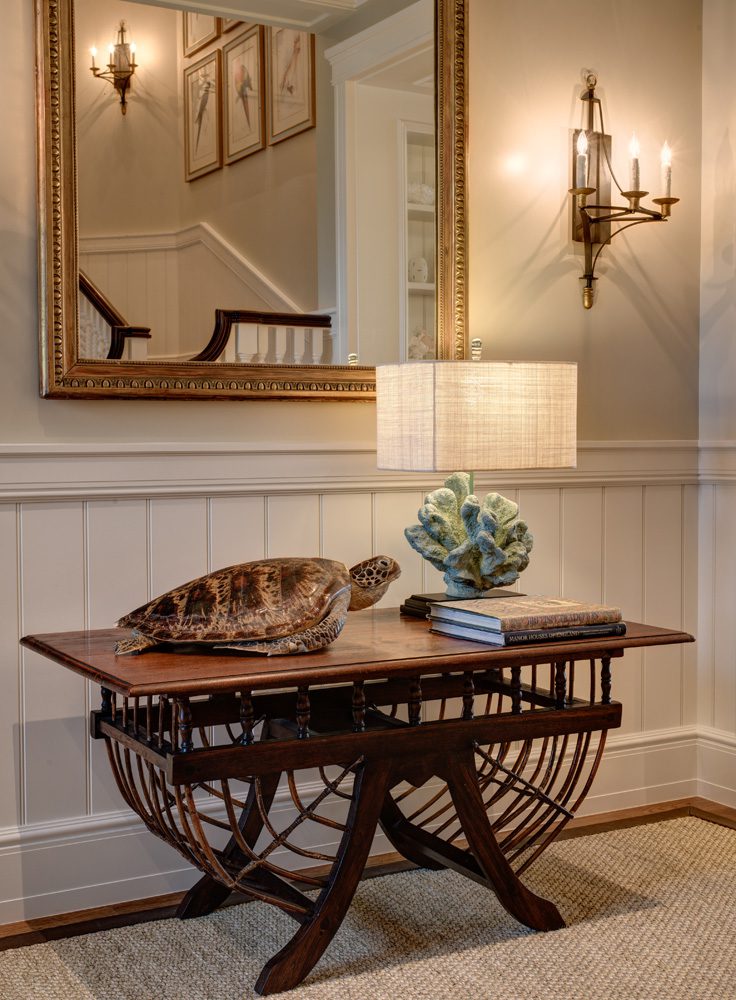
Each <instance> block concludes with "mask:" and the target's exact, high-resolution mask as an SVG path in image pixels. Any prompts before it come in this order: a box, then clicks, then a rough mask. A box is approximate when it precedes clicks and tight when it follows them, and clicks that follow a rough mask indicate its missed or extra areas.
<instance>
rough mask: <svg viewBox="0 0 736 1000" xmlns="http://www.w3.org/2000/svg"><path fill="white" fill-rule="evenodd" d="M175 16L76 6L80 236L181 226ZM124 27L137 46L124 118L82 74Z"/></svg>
mask: <svg viewBox="0 0 736 1000" xmlns="http://www.w3.org/2000/svg"><path fill="white" fill-rule="evenodd" d="M177 19H178V15H177V14H176V13H175V12H174V11H171V10H164V9H163V8H161V7H149V6H147V5H145V4H130V3H125V0H76V3H75V28H76V80H77V146H78V156H77V160H78V165H77V170H78V176H79V227H80V231H81V233H82V234H83V235H85V236H107V235H123V234H129V233H161V232H171V231H174V230H176V229H178V228H179V227H180V225H181V210H180V205H179V202H180V183H181V175H182V147H181V140H180V137H179V126H178V122H179V117H180V115H179V106H180V98H179V67H178V60H177V48H178V46H177V23H178V22H177ZM121 20H124V21H125V22H126V25H127V28H128V31H127V39H128V41H134V42H135V43H136V45H137V47H138V55H137V59H138V61H139V62H140V68H139V69H138V70H137V71H136V74H135V76H134V78H133V81H132V84H131V89H130V94H129V96H128V98H127V101H128V103H129V109H128V113H127V114H126V115H122V114H121V113H120V104H119V101H118V100H117V95H116V93H115V91H114V90H113V88H112V86H111V85H110V84H109V83H104V82H100V81H99V80H95V79H94V77H93V76H92V74H91V73H90V72H89V68H88V67H89V66H90V58H91V57H90V55H89V49H90V46H91V45H96V47H97V65H98V66H104V65H105V63H106V62H107V46H108V44H109V43H110V42H114V41H115V34H116V28H117V25H118V24H119V23H120V21H121Z"/></svg>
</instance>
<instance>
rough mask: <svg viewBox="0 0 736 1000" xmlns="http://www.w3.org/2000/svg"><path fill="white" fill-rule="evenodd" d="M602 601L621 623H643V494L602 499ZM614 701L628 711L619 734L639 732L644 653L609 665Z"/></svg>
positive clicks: (638, 490)
mask: <svg viewBox="0 0 736 1000" xmlns="http://www.w3.org/2000/svg"><path fill="white" fill-rule="evenodd" d="M602 507H603V519H602V532H603V535H602V548H603V555H602V562H603V593H602V598H603V601H604V602H605V603H607V604H614V605H616V607H620V608H621V611H622V614H623V616H624V618H629V619H631V620H632V621H643V620H644V576H643V572H642V569H643V557H642V553H643V550H644V544H643V543H644V491H643V488H642V487H641V486H612V487H610V488H609V489H606V490H604V493H603V498H602ZM613 670H614V679H615V683H616V697H617V699H618V700H619V701H620V702H622V703H623V704H624V705H625V706H626V708H625V711H624V714H623V721H622V726H621V728H622V732H625V733H631V732H637V731H639V730H640V729H641V728H642V705H641V677H642V653H641V650H639V649H632V650H631V651H630V652H628V653H627V654H626V656H624V657H623V658H622V659H619V660H616V661H615V663H614V664H613Z"/></svg>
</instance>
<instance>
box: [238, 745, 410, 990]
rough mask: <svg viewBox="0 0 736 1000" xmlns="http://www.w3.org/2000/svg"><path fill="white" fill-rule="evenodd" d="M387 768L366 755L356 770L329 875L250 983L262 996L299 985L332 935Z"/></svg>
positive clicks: (350, 891) (365, 845) (358, 871)
mask: <svg viewBox="0 0 736 1000" xmlns="http://www.w3.org/2000/svg"><path fill="white" fill-rule="evenodd" d="M390 773H391V764H390V762H389V761H385V760H380V761H369V762H368V763H366V764H363V765H361V766H360V767H359V769H358V770H357V771H356V775H355V783H354V786H353V797H352V801H351V803H350V810H349V812H348V819H347V827H346V830H345V832H344V834H343V836H342V839H341V841H340V847H339V848H338V852H337V856H336V858H335V863H334V865H333V867H332V871H331V873H330V877H329V881H328V883H327V885H326V886H325V888H324V889H323V890H322V892H321V893H320V895H319V897H318V899H317V901H316V903H315V905H314V910H313V911H312V913H311V914H310V916H309V917H308V918H307V919H306V920H305V922H304V923H303V924H302V925H301V927H300V928H299V930H298V931H297V932H296V934H295V935H294V937H293V938H292V939H291V941H289V943H288V944H287V945H286V946H285V947H284V948H282V949H281V951H279V952H278V953H277V954H276V955H274V956H273V958H272V959H270V961H268V962H267V963H266V965H265V966H264V967H263V970H262V972H261V974H260V976H259V977H258V981H257V982H256V985H255V991H256V993H259V994H260V995H261V996H267V995H269V994H271V993H280V992H282V991H283V990H290V989H292V988H293V987H294V986H298V984H299V983H300V982H301V981H302V980H303V979H304V977H305V976H307V975H308V974H309V973H310V972H311V970H312V969H313V968H314V966H315V965H316V964H317V962H318V961H319V959H320V958H321V957H322V955H323V954H324V951H325V949H326V948H327V946H328V944H329V943H330V941H331V940H332V938H333V937H334V936H335V932H336V931H337V929H338V927H339V926H340V924H341V923H342V920H343V918H344V916H345V914H346V913H347V910H348V907H349V906H350V902H351V900H352V898H353V895H354V894H355V890H356V888H357V885H358V882H359V881H360V877H361V875H362V874H363V869H364V868H365V863H366V860H367V858H368V853H369V851H370V848H371V843H372V841H373V834H374V833H375V830H376V826H377V824H378V817H379V815H380V812H381V807H382V805H383V801H384V798H385V796H386V793H387V791H388V787H389V779H390Z"/></svg>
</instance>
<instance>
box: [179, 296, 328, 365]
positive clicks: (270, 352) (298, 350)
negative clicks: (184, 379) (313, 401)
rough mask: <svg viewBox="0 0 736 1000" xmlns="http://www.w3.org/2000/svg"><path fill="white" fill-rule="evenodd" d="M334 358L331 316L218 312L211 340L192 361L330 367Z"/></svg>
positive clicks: (251, 311)
mask: <svg viewBox="0 0 736 1000" xmlns="http://www.w3.org/2000/svg"><path fill="white" fill-rule="evenodd" d="M334 355H335V352H334V349H333V342H332V320H331V318H330V316H329V315H321V314H320V315H315V314H309V313H276V312H260V311H255V310H244V309H216V310H215V329H214V331H213V333H212V336H211V337H210V341H209V343H208V344H207V346H206V347H205V348H204V350H203V351H200V353H199V354H195V356H194V357H193V358H192V361H222V362H230V363H232V362H237V363H239V364H250V365H257V364H261V365H330V364H334Z"/></svg>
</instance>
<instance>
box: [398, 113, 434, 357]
mask: <svg viewBox="0 0 736 1000" xmlns="http://www.w3.org/2000/svg"><path fill="white" fill-rule="evenodd" d="M399 162H400V163H401V164H402V182H401V184H400V185H399V189H400V197H401V204H400V206H399V220H400V232H399V246H400V248H401V251H400V253H399V268H400V274H399V289H400V297H401V327H400V330H401V357H402V360H404V361H412V360H417V361H418V360H422V359H425V358H434V357H436V356H437V347H436V329H435V324H436V315H435V314H436V309H435V299H436V290H435V273H436V253H435V143H434V128H433V126H432V125H427V124H425V123H420V122H405V121H402V122H401V123H400V126H399Z"/></svg>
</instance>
